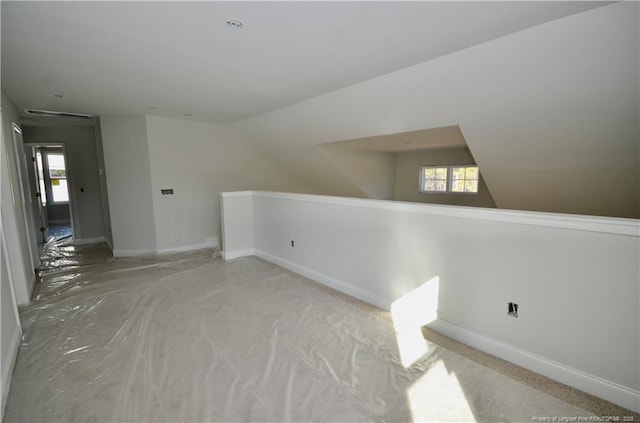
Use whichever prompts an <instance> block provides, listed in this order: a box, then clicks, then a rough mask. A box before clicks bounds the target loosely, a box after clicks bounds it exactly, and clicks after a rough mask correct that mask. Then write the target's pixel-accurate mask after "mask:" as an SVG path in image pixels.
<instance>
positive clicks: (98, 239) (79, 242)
mask: <svg viewBox="0 0 640 423" xmlns="http://www.w3.org/2000/svg"><path fill="white" fill-rule="evenodd" d="M102 242H107V238H105V237H104V236H96V237H93V238H80V239H74V240H73V243H74V244H75V245H87V244H100V243H102Z"/></svg>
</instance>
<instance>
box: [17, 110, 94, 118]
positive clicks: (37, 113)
mask: <svg viewBox="0 0 640 423" xmlns="http://www.w3.org/2000/svg"><path fill="white" fill-rule="evenodd" d="M24 112H25V114H26V115H27V116H44V117H70V118H80V119H91V118H93V115H85V114H82V113H70V112H53V111H51V110H37V109H24Z"/></svg>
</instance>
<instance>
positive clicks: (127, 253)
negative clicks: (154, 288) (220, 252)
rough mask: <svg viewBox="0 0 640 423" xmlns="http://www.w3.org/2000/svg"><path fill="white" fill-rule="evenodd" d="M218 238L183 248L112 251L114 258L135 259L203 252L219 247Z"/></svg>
mask: <svg viewBox="0 0 640 423" xmlns="http://www.w3.org/2000/svg"><path fill="white" fill-rule="evenodd" d="M218 243H219V241H218V237H214V238H207V240H206V241H205V242H201V243H198V244H191V245H183V246H181V247H171V248H160V249H157V250H129V249H112V251H113V256H114V257H135V256H155V255H158V254H171V253H184V252H187V251H195V250H203V249H205V248H216V247H218V245H219V244H218Z"/></svg>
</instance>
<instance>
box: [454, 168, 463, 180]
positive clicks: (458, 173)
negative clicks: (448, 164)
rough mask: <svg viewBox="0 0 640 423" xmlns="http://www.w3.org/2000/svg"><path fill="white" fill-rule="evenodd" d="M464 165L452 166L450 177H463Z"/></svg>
mask: <svg viewBox="0 0 640 423" xmlns="http://www.w3.org/2000/svg"><path fill="white" fill-rule="evenodd" d="M464 169H465V168H464V167H454V168H452V169H451V178H452V179H464Z"/></svg>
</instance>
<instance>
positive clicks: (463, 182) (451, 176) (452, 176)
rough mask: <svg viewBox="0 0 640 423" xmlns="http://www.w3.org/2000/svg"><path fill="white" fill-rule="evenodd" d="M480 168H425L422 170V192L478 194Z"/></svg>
mask: <svg viewBox="0 0 640 423" xmlns="http://www.w3.org/2000/svg"><path fill="white" fill-rule="evenodd" d="M479 180H480V171H479V170H478V166H467V165H465V166H423V167H422V168H421V169H420V192H423V193H456V194H476V193H477V192H478V181H479Z"/></svg>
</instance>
